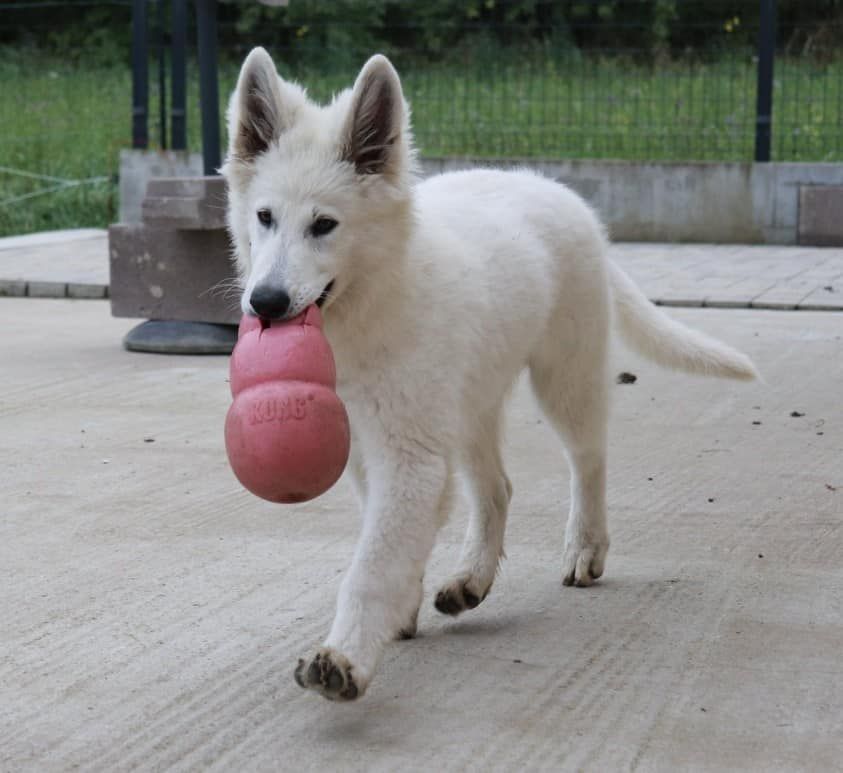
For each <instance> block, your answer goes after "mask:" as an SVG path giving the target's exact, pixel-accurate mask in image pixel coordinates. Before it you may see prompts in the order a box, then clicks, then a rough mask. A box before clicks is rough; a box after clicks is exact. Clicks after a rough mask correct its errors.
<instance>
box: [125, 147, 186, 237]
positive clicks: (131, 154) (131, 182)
mask: <svg viewBox="0 0 843 773" xmlns="http://www.w3.org/2000/svg"><path fill="white" fill-rule="evenodd" d="M202 168H203V167H202V156H201V154H199V153H187V152H186V151H173V150H170V151H155V150H121V151H120V222H121V223H139V222H141V218H142V202H143V199H144V197H145V196H146V187H147V184H148V183H149V181H150V180H152V179H154V178H157V177H178V176H186V177H190V176H193V177H199V176H201V174H202Z"/></svg>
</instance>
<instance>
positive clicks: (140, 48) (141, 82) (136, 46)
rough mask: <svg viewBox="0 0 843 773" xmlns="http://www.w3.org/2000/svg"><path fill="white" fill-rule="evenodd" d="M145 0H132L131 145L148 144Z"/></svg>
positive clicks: (143, 145)
mask: <svg viewBox="0 0 843 773" xmlns="http://www.w3.org/2000/svg"><path fill="white" fill-rule="evenodd" d="M146 32H147V31H146V0H132V147H133V148H146V147H147V145H149V134H148V131H147V111H148V109H149V70H148V69H147V53H148V41H147V34H146Z"/></svg>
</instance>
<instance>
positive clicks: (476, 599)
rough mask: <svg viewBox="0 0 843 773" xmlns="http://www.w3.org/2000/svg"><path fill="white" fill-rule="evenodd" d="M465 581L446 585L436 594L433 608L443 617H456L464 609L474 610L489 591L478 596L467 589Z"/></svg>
mask: <svg viewBox="0 0 843 773" xmlns="http://www.w3.org/2000/svg"><path fill="white" fill-rule="evenodd" d="M468 585H469V583H468V582H467V581H465V580H456V581H454V582H451V583H449V584H448V585H446V586H445V587H444V588H442V590H440V591H439V593H437V594H436V601H434V606H435V607H436V609H437V610H439V611H440V612H441V613H442V614H443V615H458V614H459V613H460V612H464V611H465V610H466V609H474V608H475V607H476V606H479V605H480V602H481V601H483V599H485V598H486V596H487V595H488V593H489V589H487V590H486V592H485V593H483V594H481V595H478V594H477V593H475V592H474V591H472V590H471V589H470V588H469V587H468Z"/></svg>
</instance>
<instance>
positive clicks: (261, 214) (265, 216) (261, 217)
mask: <svg viewBox="0 0 843 773" xmlns="http://www.w3.org/2000/svg"><path fill="white" fill-rule="evenodd" d="M258 222H259V223H260V224H261V225H263V226H269V225H272V212H270V211H269V210H268V209H259V210H258Z"/></svg>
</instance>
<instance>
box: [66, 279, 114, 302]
mask: <svg viewBox="0 0 843 773" xmlns="http://www.w3.org/2000/svg"><path fill="white" fill-rule="evenodd" d="M107 291H108V287H107V286H106V285H99V284H83V283H81V282H68V284H67V297H68V298H80V299H82V298H84V299H94V298H95V299H99V298H105V297H106V296H107Z"/></svg>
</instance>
